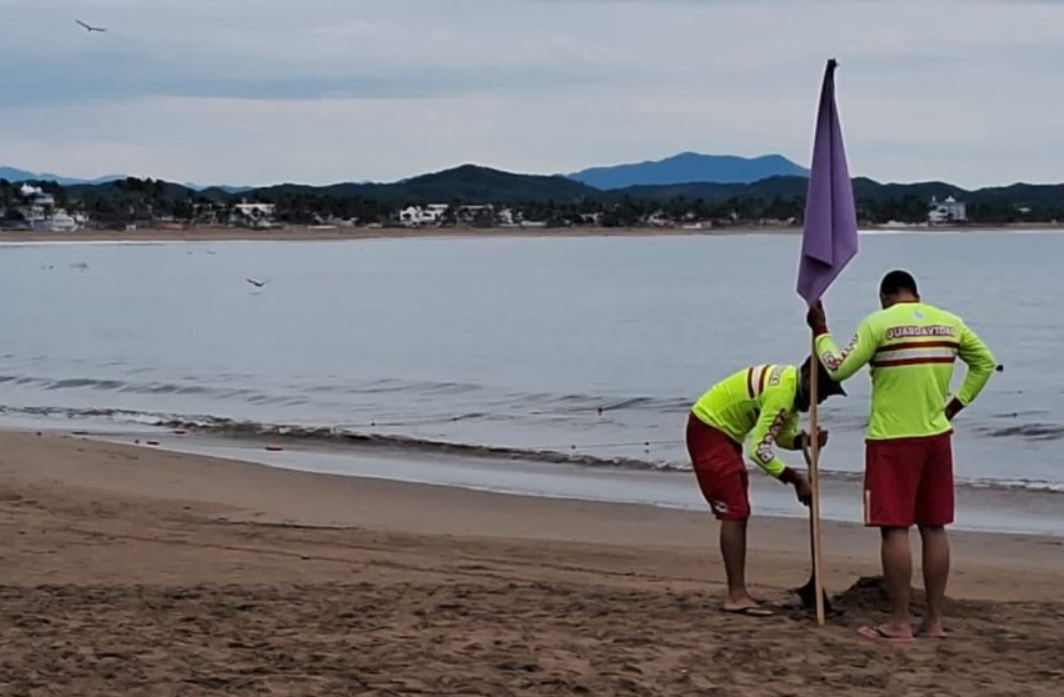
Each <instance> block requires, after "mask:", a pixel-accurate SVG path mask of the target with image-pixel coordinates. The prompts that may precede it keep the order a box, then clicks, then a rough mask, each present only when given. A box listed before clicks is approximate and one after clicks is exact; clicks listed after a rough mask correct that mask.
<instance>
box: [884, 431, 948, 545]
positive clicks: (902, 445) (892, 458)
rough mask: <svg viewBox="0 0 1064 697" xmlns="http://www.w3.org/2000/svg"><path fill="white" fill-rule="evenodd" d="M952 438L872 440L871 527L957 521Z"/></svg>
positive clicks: (905, 526)
mask: <svg viewBox="0 0 1064 697" xmlns="http://www.w3.org/2000/svg"><path fill="white" fill-rule="evenodd" d="M952 435H953V434H952V433H943V434H942V435H938V436H929V437H927V438H901V439H897V440H880V441H871V440H870V441H867V443H866V444H865V485H864V489H865V525H869V526H873V527H899V528H907V527H911V526H913V525H928V526H939V525H949V524H950V523H952V522H953V514H954V502H953V448H952Z"/></svg>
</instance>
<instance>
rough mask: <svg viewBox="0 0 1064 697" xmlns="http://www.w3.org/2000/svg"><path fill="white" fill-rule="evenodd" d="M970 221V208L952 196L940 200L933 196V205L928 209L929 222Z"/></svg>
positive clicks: (938, 223) (942, 223) (943, 223)
mask: <svg viewBox="0 0 1064 697" xmlns="http://www.w3.org/2000/svg"><path fill="white" fill-rule="evenodd" d="M967 221H968V208H967V206H966V205H965V204H963V203H961V202H960V201H958V200H957V199H955V198H953V197H952V196H947V197H946V198H945V200H943V201H939V200H938V199H937V198H935V197H934V196H932V197H931V205H930V207H929V208H928V211H927V222H928V223H930V224H931V225H945V224H949V223H964V222H967Z"/></svg>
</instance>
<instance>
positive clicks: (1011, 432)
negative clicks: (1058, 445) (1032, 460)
mask: <svg viewBox="0 0 1064 697" xmlns="http://www.w3.org/2000/svg"><path fill="white" fill-rule="evenodd" d="M979 432H980V433H982V434H983V435H985V436H988V437H990V438H1024V439H1027V440H1036V441H1045V440H1059V439H1061V438H1064V425H1061V424H1051V423H1029V424H1020V425H1018V426H1005V427H998V428H991V427H982V428H980V429H979Z"/></svg>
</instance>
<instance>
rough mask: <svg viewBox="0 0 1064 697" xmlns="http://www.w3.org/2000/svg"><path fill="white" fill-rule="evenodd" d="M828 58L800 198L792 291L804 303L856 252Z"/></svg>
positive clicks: (849, 188)
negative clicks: (798, 256)
mask: <svg viewBox="0 0 1064 697" xmlns="http://www.w3.org/2000/svg"><path fill="white" fill-rule="evenodd" d="M837 65H838V64H837V63H836V62H835V60H834V59H832V60H830V61H828V67H827V70H826V71H825V72H824V86H823V88H822V89H821V92H820V108H819V111H818V112H817V118H816V140H815V142H814V144H813V166H812V170H811V171H810V173H809V190H808V193H807V195H806V200H805V228H804V230H803V231H802V256H801V260H800V261H799V265H798V295H800V296H802V297H803V298H805V301H806V302H807V303H809V304H810V305H812V304H814V303H815V302H816V301H817V300H820V298H821V297H822V296H823V295H824V293H825V291H827V289H828V286H830V285H831V283H832V282H833V281H834V280H835V278H836V277H837V276H838V275H839V274H840V273H841V272H842V269H843V268H844V267H845V266H846V264H848V263H849V262H850V260H851V259H853V258H854V257H855V256H856V255H857V212H856V210H855V208H854V203H853V185H852V184H851V183H850V171H849V168H848V167H847V166H846V149H845V147H844V146H843V143H842V126H841V125H840V123H839V110H838V108H837V107H836V106H835V68H836V66H837Z"/></svg>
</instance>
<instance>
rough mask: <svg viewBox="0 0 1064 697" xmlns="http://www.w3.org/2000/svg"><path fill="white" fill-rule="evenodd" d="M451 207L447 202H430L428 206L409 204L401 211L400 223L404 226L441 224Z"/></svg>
mask: <svg viewBox="0 0 1064 697" xmlns="http://www.w3.org/2000/svg"><path fill="white" fill-rule="evenodd" d="M449 208H450V206H448V205H447V204H446V203H430V204H429V205H427V206H407V207H406V208H404V209H403V210H401V211H399V224H400V225H402V226H404V227H423V226H426V225H440V224H441V223H443V221H444V218H446V216H447V210H448V209H449Z"/></svg>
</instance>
